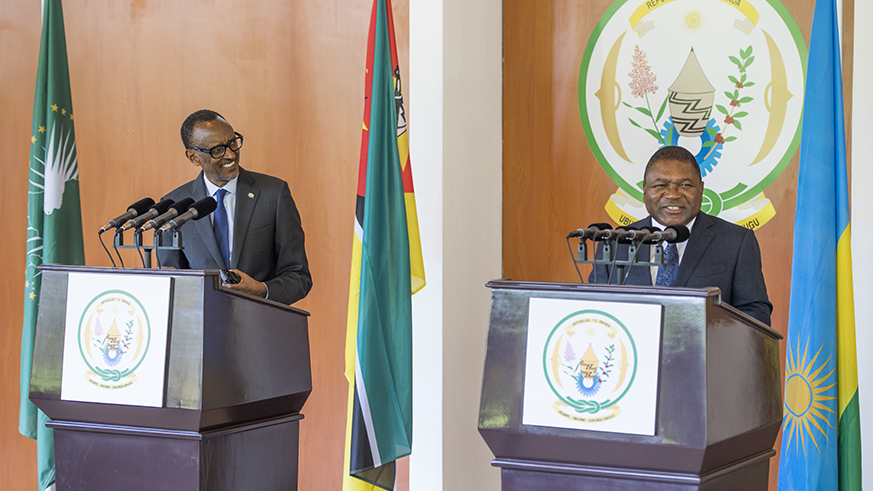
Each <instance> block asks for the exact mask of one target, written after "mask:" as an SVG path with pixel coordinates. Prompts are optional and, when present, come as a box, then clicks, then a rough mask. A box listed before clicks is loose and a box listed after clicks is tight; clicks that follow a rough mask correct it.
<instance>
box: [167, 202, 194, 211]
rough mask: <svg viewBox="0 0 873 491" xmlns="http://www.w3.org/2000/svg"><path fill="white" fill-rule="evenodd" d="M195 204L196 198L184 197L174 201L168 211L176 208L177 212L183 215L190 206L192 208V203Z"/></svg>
mask: <svg viewBox="0 0 873 491" xmlns="http://www.w3.org/2000/svg"><path fill="white" fill-rule="evenodd" d="M193 204H194V198H182V199H180V200H179V201H176V202H175V203H173V206H171V207H169V208H168V209H167V211H170V210H171V209H172V210H176V213H177V214H179V215H181V214H182V213H185V211H187V210H188V208H191V205H193Z"/></svg>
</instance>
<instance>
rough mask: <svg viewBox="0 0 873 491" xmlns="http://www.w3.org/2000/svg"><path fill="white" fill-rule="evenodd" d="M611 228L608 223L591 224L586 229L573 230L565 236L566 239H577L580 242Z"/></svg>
mask: <svg viewBox="0 0 873 491" xmlns="http://www.w3.org/2000/svg"><path fill="white" fill-rule="evenodd" d="M611 228H612V225H610V224H608V223H592V224H591V225H589V226H588V228H580V229H579V230H574V231H572V232H570V233H569V234H567V238H568V239H572V238H574V237H575V238H579V239H582V240H587V239H590V238H592V237H594V234H596V233H597V232H600V231H601V230H609V229H611Z"/></svg>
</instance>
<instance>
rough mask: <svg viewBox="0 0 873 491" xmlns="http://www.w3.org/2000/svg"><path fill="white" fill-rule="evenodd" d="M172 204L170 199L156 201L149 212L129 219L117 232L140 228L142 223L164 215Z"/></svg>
mask: <svg viewBox="0 0 873 491" xmlns="http://www.w3.org/2000/svg"><path fill="white" fill-rule="evenodd" d="M173 203H174V201H173V200H171V199H162V200H161V201H158V203H157V204H156V205H155V206H152V207H151V208H149V211H147V212H145V213H143V214H142V215H140V216H138V217H136V218H131V219H130V220H129V221H128V222H127V223H125V224H124V226H123V227H121V228H120V229H119V230H118V231H119V232H124V231H127V230H130V229H132V228H140V227H142V224H143V223H145V222H147V221H149V220H151V219H152V218H154V217H156V216H158V215H162V214H164V213H166V212H167V208H169V207H170V205H172V204H173Z"/></svg>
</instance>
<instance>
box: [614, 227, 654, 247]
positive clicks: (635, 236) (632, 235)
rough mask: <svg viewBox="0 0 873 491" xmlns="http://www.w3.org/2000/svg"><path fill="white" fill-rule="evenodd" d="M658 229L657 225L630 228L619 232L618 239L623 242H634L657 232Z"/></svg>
mask: <svg viewBox="0 0 873 491" xmlns="http://www.w3.org/2000/svg"><path fill="white" fill-rule="evenodd" d="M657 231H658V229H657V228H655V227H640V228H638V229H628V230H625V231H623V232H619V234H618V241H619V242H622V243H628V242H634V241H637V240H643V238H645V237H646V236H648V235H649V234H653V233H655V232H657Z"/></svg>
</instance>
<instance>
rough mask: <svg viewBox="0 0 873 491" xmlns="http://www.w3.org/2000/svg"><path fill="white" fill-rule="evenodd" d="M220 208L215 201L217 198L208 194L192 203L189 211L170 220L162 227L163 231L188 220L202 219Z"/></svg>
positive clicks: (177, 226) (176, 226)
mask: <svg viewBox="0 0 873 491" xmlns="http://www.w3.org/2000/svg"><path fill="white" fill-rule="evenodd" d="M216 208H218V203H217V202H216V201H215V198H213V197H212V196H208V197H206V198H203V199H201V200H200V201H198V202H196V203H194V204H193V205H191V207H190V208H188V211H186V212H185V213H182V214H181V215H179V216H178V217H177V218H174V219H172V220H170V221H169V222H167V223H165V224H164V225H163V226H162V227H161V232H166V231H167V230H173V229H176V228H179V227H181V226H182V225H184V224H185V223H186V222H187V221H188V220H200V219H201V218H203V217H205V216H206V215H209V214H210V213H212V212H213V211H215V209H216Z"/></svg>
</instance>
